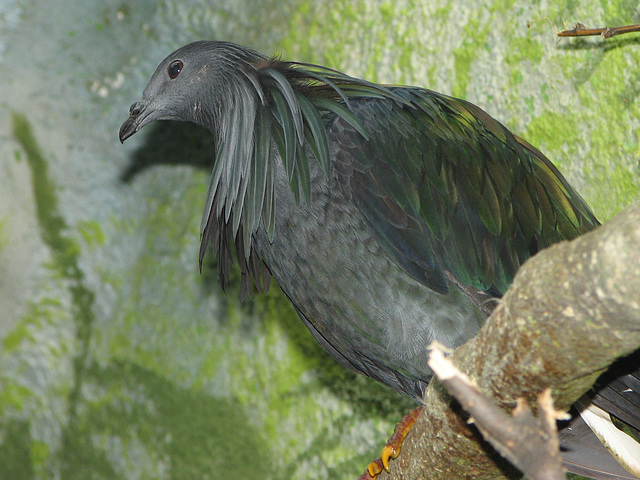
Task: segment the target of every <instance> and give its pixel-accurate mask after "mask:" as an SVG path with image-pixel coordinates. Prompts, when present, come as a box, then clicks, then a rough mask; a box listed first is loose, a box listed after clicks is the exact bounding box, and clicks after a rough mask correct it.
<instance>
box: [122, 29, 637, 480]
mask: <svg viewBox="0 0 640 480" xmlns="http://www.w3.org/2000/svg"><path fill="white" fill-rule="evenodd" d="M164 119H171V120H184V121H191V122H194V123H196V124H199V125H202V126H204V127H206V128H208V129H209V130H210V131H211V132H212V134H213V135H214V140H215V145H216V152H215V164H214V166H213V171H212V174H211V181H210V185H209V192H208V196H207V199H206V204H205V208H204V215H203V219H202V227H201V232H202V237H201V238H202V242H201V248H200V262H202V258H203V255H204V254H205V251H206V249H207V247H208V246H211V247H212V248H213V253H214V254H215V256H216V257H217V259H218V269H219V277H220V279H221V281H222V282H223V284H224V283H227V282H228V280H229V274H230V267H231V265H232V263H233V261H234V257H235V259H236V261H237V262H238V263H239V265H240V269H241V271H242V278H243V288H244V289H250V288H251V284H252V282H253V283H254V284H255V286H256V287H257V289H258V290H264V289H265V288H266V287H267V286H268V283H269V279H270V276H271V275H273V277H275V279H276V280H277V282H278V284H279V285H280V287H281V288H282V290H283V291H284V292H285V293H286V295H287V296H288V298H289V300H290V301H291V303H292V304H293V306H294V307H295V309H296V310H297V312H298V313H299V315H300V318H301V319H302V321H303V322H304V324H305V325H306V326H307V327H308V328H309V330H310V331H311V333H312V334H313V336H314V337H315V338H316V339H317V340H318V341H319V342H320V343H321V344H322V346H323V347H324V348H325V349H327V351H328V352H329V353H330V354H331V355H332V356H333V357H334V358H335V359H337V360H338V361H339V362H340V363H342V364H343V365H345V366H346V367H348V368H350V369H352V370H354V371H356V372H358V373H361V374H364V375H367V376H369V377H372V378H374V379H376V380H378V381H380V382H382V383H384V384H386V385H388V386H390V387H391V388H394V389H395V390H397V391H399V392H402V393H405V394H407V395H410V396H412V397H414V398H415V399H416V400H418V401H420V400H421V399H422V396H423V393H424V389H425V387H426V385H427V383H428V381H429V378H430V376H431V373H430V370H429V368H428V367H427V349H426V348H425V347H426V346H427V345H429V343H430V342H432V341H433V340H438V341H439V342H441V343H443V344H444V345H447V346H449V347H456V346H458V345H460V344H462V343H463V342H465V341H466V340H468V339H469V338H471V337H473V336H474V335H475V334H476V333H477V332H478V330H479V328H480V327H481V325H482V324H483V322H484V321H485V319H486V317H487V316H488V315H489V314H490V312H491V310H492V308H493V306H494V304H495V302H492V301H490V299H492V298H499V297H500V296H501V295H502V294H504V292H505V291H506V290H507V288H508V287H509V284H510V283H511V281H512V279H513V277H514V275H515V273H516V271H517V270H518V268H519V267H520V265H521V264H522V263H523V262H524V261H525V260H526V259H527V258H529V257H530V256H531V255H534V254H535V253H536V252H538V251H539V250H541V249H543V248H546V247H548V246H549V245H551V244H553V243H555V242H559V241H562V240H571V239H573V238H575V237H577V236H579V235H581V234H583V233H585V232H587V231H589V230H591V229H593V228H596V226H597V225H598V221H597V220H596V218H595V217H594V215H593V214H592V213H591V211H590V210H589V207H588V206H587V205H586V204H585V202H584V201H583V200H582V198H580V196H579V195H578V194H577V193H576V191H575V190H574V189H573V188H572V187H571V186H570V185H569V184H568V182H567V181H566V180H565V179H564V178H563V177H562V175H561V174H560V172H559V171H558V170H557V169H556V168H555V167H554V166H553V164H552V163H551V162H550V161H549V160H548V159H547V158H546V157H545V156H544V155H543V154H542V153H541V152H539V151H538V150H537V149H536V148H534V147H532V146H531V145H530V144H528V143H527V142H525V141H524V140H522V139H521V138H519V137H517V136H515V135H513V134H512V133H511V132H509V131H508V130H507V129H506V128H505V127H504V126H503V125H502V124H500V123H499V122H498V121H496V120H495V119H493V118H492V117H490V116H489V115H488V114H487V113H486V112H484V111H483V110H481V109H480V108H478V107H477V106H475V105H472V104H471V103H469V102H466V101H464V100H459V99H455V98H452V97H449V96H446V95H442V94H440V93H436V92H433V91H430V90H426V89H423V88H417V87H401V86H383V85H378V84H374V83H370V82H367V81H365V80H360V79H357V78H352V77H350V76H348V75H345V74H343V73H340V72H338V71H335V70H331V69H328V68H324V67H321V66H317V65H310V64H305V63H294V62H287V61H282V60H279V59H275V58H269V57H266V56H264V55H262V54H260V53H257V52H255V51H252V50H249V49H247V48H243V47H241V46H238V45H235V44H232V43H227V42H217V41H200V42H195V43H191V44H189V45H186V46H184V47H182V48H180V49H178V50H176V51H175V52H173V53H172V54H171V55H169V56H168V57H167V58H166V59H164V60H163V61H162V63H160V65H159V66H158V68H157V69H156V71H155V73H154V74H153V76H152V77H151V80H150V81H149V84H148V85H147V87H146V88H145V90H144V92H143V96H142V100H140V101H138V102H136V103H134V104H133V105H132V106H131V109H130V112H129V118H128V119H127V120H126V121H125V122H124V123H123V125H122V127H121V129H120V140H121V141H124V140H125V139H127V138H129V137H130V136H131V135H133V134H134V133H135V132H137V131H138V130H139V129H141V128H142V127H144V126H145V125H147V124H149V123H151V122H152V121H154V120H164ZM634 382H635V383H634ZM609 388H610V389H611V390H613V392H614V393H616V394H617V397H615V398H618V397H620V398H621V397H623V396H624V399H622V400H615V398H614V397H611V398H614V400H609V403H613V406H614V407H615V409H614V410H613V411H615V412H617V413H616V415H617V416H618V418H621V419H622V420H624V422H625V423H626V424H627V426H628V428H629V429H630V430H631V431H637V430H640V407H639V405H640V395H639V392H640V382H639V380H638V376H637V375H636V376H635V377H634V376H633V375H630V376H627V377H624V378H622V379H620V380H618V383H617V384H616V385H615V387H609ZM623 391H624V395H620V393H621V392H623ZM605 403H606V402H605ZM594 408H595V407H594ZM605 417H606V419H605V423H607V424H610V423H611V422H610V419H609V417H608V414H607V415H605ZM616 434H620V435H623V436H625V437H626V438H627V439H628V440H629V442H628V443H629V444H630V446H629V447H628V448H630V449H631V450H630V452H631V453H630V456H631V460H629V459H626V460H625V461H626V463H627V467H628V468H629V465H631V468H634V465H635V468H637V470H636V471H637V472H639V471H640V465H639V463H638V462H640V453H638V454H637V456H635V459H634V458H633V457H634V455H635V453H634V452H640V447H639V446H638V444H637V443H634V442H633V440H631V437H630V436H628V435H625V434H622V433H621V432H620V431H619V430H617V429H616ZM633 449H635V450H633ZM576 455H577V457H570V458H568V459H567V465H568V466H569V469H570V470H573V471H576V472H577V473H581V474H583V475H588V476H591V477H593V478H634V477H633V476H632V475H630V474H629V473H627V472H626V471H625V470H624V469H622V468H621V467H620V466H619V465H618V464H617V463H615V462H613V465H606V462H605V461H604V460H602V462H603V463H602V464H598V463H597V462H599V460H598V461H597V462H596V465H593V464H592V463H593V459H594V458H599V457H597V455H595V454H593V453H592V452H588V451H587V452H580V451H579V452H577V454H576ZM634 461H635V464H634ZM589 462H591V464H590V463H589Z"/></svg>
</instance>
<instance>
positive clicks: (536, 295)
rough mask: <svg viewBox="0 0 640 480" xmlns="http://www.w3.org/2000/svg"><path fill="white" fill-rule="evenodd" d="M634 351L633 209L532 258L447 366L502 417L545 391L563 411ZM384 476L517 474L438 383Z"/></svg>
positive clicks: (638, 270)
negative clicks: (458, 372)
mask: <svg viewBox="0 0 640 480" xmlns="http://www.w3.org/2000/svg"><path fill="white" fill-rule="evenodd" d="M639 347H640V204H638V205H635V206H633V207H631V208H629V209H627V210H626V211H625V212H623V213H621V214H620V215H618V216H617V217H615V218H614V219H613V220H611V221H610V222H608V223H607V224H606V225H603V226H602V227H600V228H598V229H597V230H595V231H593V232H590V233H589V234H587V235H584V236H583V237H580V238H578V239H576V240H574V241H573V242H564V243H561V244H557V245H554V246H552V247H551V248H549V249H546V250H545V251H543V252H541V253H540V254H538V255H536V256H534V257H533V258H532V259H530V260H529V261H528V262H526V264H525V265H524V266H523V267H522V268H521V269H520V271H519V272H518V275H517V276H516V278H515V279H514V282H513V285H512V287H511V288H510V289H509V292H507V294H506V295H505V297H504V298H503V299H502V300H501V302H500V304H499V306H498V307H497V308H496V310H495V312H494V313H493V315H492V316H491V317H490V318H489V320H488V321H487V323H486V324H485V325H484V327H483V328H482V330H481V331H480V333H479V334H478V335H477V336H476V337H475V338H473V339H472V340H470V341H469V342H467V343H466V344H464V345H462V346H461V347H459V348H458V349H456V351H455V352H454V354H453V355H452V357H451V359H452V360H453V362H454V363H455V364H456V365H457V366H458V368H459V369H460V370H462V371H464V372H465V373H466V374H467V375H469V376H470V377H471V378H472V379H473V381H474V382H475V383H476V385H477V386H478V387H479V388H480V390H481V391H482V392H484V393H485V394H486V395H488V396H489V397H491V398H492V399H493V400H494V401H495V402H496V403H497V404H498V405H499V406H500V407H501V408H502V409H503V410H506V411H511V410H513V408H514V407H515V406H516V403H517V402H516V400H517V399H518V398H519V397H522V398H523V399H525V400H526V401H527V402H528V403H529V404H530V405H534V404H535V400H536V398H537V397H538V395H539V394H540V393H541V392H542V391H544V390H545V389H546V388H551V391H552V395H553V398H554V399H555V408H557V409H559V410H567V409H568V408H569V407H570V406H571V404H573V403H574V402H575V401H576V400H577V399H578V398H579V397H580V396H581V395H582V394H583V393H585V392H586V391H587V390H588V389H589V388H590V387H591V386H592V385H593V383H594V381H595V380H596V379H597V378H598V376H599V375H600V374H601V373H603V372H604V371H605V370H606V369H607V367H608V366H609V365H610V364H611V363H612V362H613V361H615V360H616V359H617V358H620V357H622V356H625V355H628V354H630V353H632V352H633V351H634V350H636V349H638V348H639ZM425 403H426V407H425V408H424V409H423V411H422V413H421V414H420V416H419V417H418V419H417V421H416V423H415V425H414V427H413V429H412V431H411V432H410V433H409V435H408V436H407V439H406V440H405V443H404V445H403V447H402V452H401V454H400V456H399V457H398V459H397V460H396V461H394V462H393V465H392V467H391V472H390V473H387V472H382V473H381V475H380V477H379V480H388V479H403V478H429V479H430V480H437V479H451V478H460V479H463V478H474V479H504V478H519V477H520V476H521V474H520V473H519V472H518V471H517V470H516V469H515V468H514V467H513V466H511V465H510V464H509V463H508V462H507V461H506V460H504V459H502V458H501V457H500V455H498V454H497V453H496V452H495V450H493V448H491V447H490V446H489V445H488V444H487V443H486V442H484V441H483V440H482V438H481V436H480V434H478V432H477V430H476V429H475V427H473V426H470V425H468V424H467V419H468V415H467V414H466V413H464V412H463V411H462V410H461V408H460V406H459V405H458V404H457V403H456V402H455V401H453V400H452V399H451V397H450V396H449V394H448V393H447V392H446V390H445V389H444V387H443V386H442V384H441V383H440V382H438V381H435V380H434V381H432V382H431V384H430V385H429V387H428V389H427V392H426V393H425Z"/></svg>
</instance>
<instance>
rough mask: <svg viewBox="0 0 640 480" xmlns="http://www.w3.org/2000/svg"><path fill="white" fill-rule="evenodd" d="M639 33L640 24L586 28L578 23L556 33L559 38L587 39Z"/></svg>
mask: <svg viewBox="0 0 640 480" xmlns="http://www.w3.org/2000/svg"><path fill="white" fill-rule="evenodd" d="M631 32H640V24H636V25H624V26H622V27H604V28H587V27H585V26H584V25H583V24H582V23H580V22H578V23H576V24H575V26H574V27H573V28H571V29H568V30H563V31H561V32H558V33H556V35H558V36H559V37H587V36H590V35H600V36H601V37H602V38H611V37H614V36H616V35H623V34H625V33H631Z"/></svg>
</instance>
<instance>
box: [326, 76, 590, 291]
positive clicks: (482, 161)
mask: <svg viewBox="0 0 640 480" xmlns="http://www.w3.org/2000/svg"><path fill="white" fill-rule="evenodd" d="M390 91H391V92H392V93H393V95H394V96H395V97H396V98H397V99H398V100H393V99H390V98H381V97H380V96H376V97H373V98H368V97H366V96H364V95H361V96H354V97H352V98H350V107H351V109H352V111H353V113H354V114H355V115H356V116H357V117H358V119H359V121H360V123H361V125H362V127H363V128H364V130H365V131H366V133H367V138H365V137H363V136H362V135H361V134H359V133H358V132H357V131H356V129H355V128H354V126H353V125H352V124H350V123H348V122H346V121H344V119H341V118H337V119H336V120H335V122H334V123H333V125H330V130H329V131H330V138H331V141H333V142H335V144H337V149H336V151H337V154H336V161H335V169H336V175H337V178H338V182H339V184H340V186H341V188H343V190H344V191H345V192H346V193H347V194H349V195H351V198H352V200H353V201H354V202H355V204H356V205H357V206H358V208H359V210H360V211H361V212H362V214H363V216H364V218H365V219H366V221H367V223H368V224H369V226H370V228H371V229H372V231H373V232H374V234H375V236H376V237H377V239H378V241H379V242H380V244H381V245H382V247H383V248H384V250H385V251H386V252H387V254H388V255H389V256H390V257H391V258H392V259H393V260H394V261H395V262H396V263H397V264H398V265H400V266H401V267H402V268H403V269H404V270H405V271H406V272H407V274H409V275H410V276H411V277H412V278H414V279H416V280H417V281H419V282H421V283H423V284H424V285H426V286H428V287H430V288H431V289H433V290H435V291H437V292H440V293H445V292H447V291H448V288H449V287H448V286H449V284H450V282H451V281H453V282H454V283H456V284H458V285H459V286H461V287H462V288H463V289H464V288H465V287H470V288H473V289H477V290H478V291H482V292H489V293H490V294H492V295H501V294H502V293H504V292H505V291H506V289H507V288H508V286H509V284H510V283H511V281H512V279H513V276H514V275H515V272H516V271H517V269H518V268H519V266H520V265H521V263H522V262H523V261H524V260H526V259H527V258H528V257H529V256H531V255H533V254H534V253H536V252H537V251H538V250H540V249H542V248H545V247H547V246H549V245H551V244H552V243H555V242H558V241H561V240H570V239H572V238H575V237H577V236H578V235H580V234H582V233H584V232H586V231H588V230H590V229H592V228H594V227H595V226H597V225H598V222H597V220H596V218H595V217H594V215H593V214H592V213H591V211H590V210H589V208H588V206H587V205H586V204H585V202H584V201H583V200H582V198H580V196H579V195H578V194H577V193H576V192H575V191H574V190H573V189H572V187H571V186H570V185H569V184H568V183H567V181H566V180H565V179H564V178H563V177H562V175H561V174H560V173H559V172H558V170H557V169H556V168H555V167H554V166H553V164H552V163H551V162H550V161H549V160H548V159H547V158H546V157H545V156H544V155H543V154H542V153H540V152H539V151H538V150H537V149H535V148H534V147H532V146H531V145H529V144H528V143H527V142H525V141H524V140H522V139H520V138H518V137H516V136H515V135H513V134H511V133H510V132H509V131H508V130H507V129H506V128H505V127H504V126H503V125H502V124H500V123H499V122H497V121H496V120H495V119H493V118H492V117H490V116H489V115H488V114H487V113H486V112H484V111H483V110H481V109H480V108H478V107H476V106H475V105H472V104H470V103H468V102H465V101H462V100H457V99H454V98H451V97H447V96H445V95H441V94H438V93H436V92H432V91H429V90H424V89H419V88H410V87H394V88H391V89H390Z"/></svg>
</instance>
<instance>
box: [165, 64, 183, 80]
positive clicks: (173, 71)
mask: <svg viewBox="0 0 640 480" xmlns="http://www.w3.org/2000/svg"><path fill="white" fill-rule="evenodd" d="M182 66H183V65H182V62H181V61H180V60H176V61H174V62H171V65H169V68H168V69H167V72H168V73H169V78H176V77H177V76H178V75H180V72H181V71H182Z"/></svg>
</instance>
